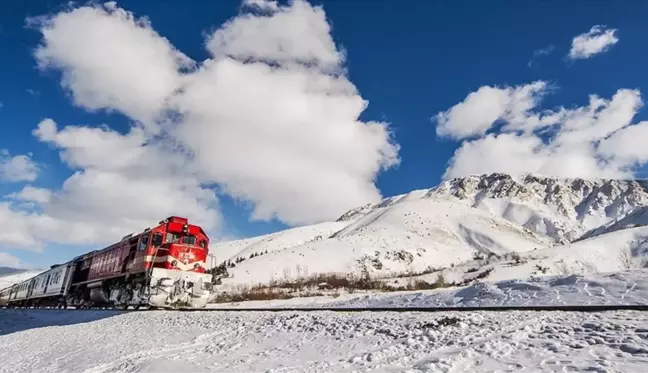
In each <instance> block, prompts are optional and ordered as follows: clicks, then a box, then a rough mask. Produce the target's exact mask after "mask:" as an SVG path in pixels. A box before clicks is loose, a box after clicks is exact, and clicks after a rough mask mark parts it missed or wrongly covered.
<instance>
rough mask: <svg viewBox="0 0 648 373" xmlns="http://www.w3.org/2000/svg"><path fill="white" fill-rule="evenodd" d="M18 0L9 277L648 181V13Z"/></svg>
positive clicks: (571, 5) (460, 4)
mask: <svg viewBox="0 0 648 373" xmlns="http://www.w3.org/2000/svg"><path fill="white" fill-rule="evenodd" d="M402 4H403V3H402V2H399V1H395V0H382V1H367V0H362V1H360V0H358V1H353V0H349V1H340V0H330V1H323V0H320V1H303V0H295V1H278V2H275V1H267V0H243V1H226V0H222V1H204V0H188V1H172V0H168V1H152V0H133V1H118V2H106V3H103V2H97V1H93V2H67V1H65V2H55V1H45V0H42V1H32V2H21V1H18V0H10V1H8V2H4V3H3V10H2V12H0V48H1V51H2V64H3V65H2V67H3V68H2V69H0V126H1V128H2V137H0V196H1V197H0V198H1V199H0V223H1V226H2V227H3V230H2V231H0V266H3V265H4V266H13V267H32V268H45V267H47V266H49V265H51V264H54V263H60V262H64V261H67V260H69V259H71V258H72V257H73V256H75V255H78V254H80V253H83V252H86V251H89V250H93V249H97V248H101V247H104V246H106V245H108V244H111V243H113V242H115V241H118V240H119V239H121V237H123V236H124V235H126V234H128V233H131V232H136V231H141V230H142V229H144V228H146V227H149V226H153V225H155V224H156V223H157V222H158V221H160V220H162V219H164V218H165V217H167V216H170V215H180V216H186V217H188V218H189V219H190V221H191V222H193V223H195V224H199V225H201V226H203V227H204V228H205V229H206V230H207V231H208V233H209V235H210V237H211V239H212V242H217V241H222V240H230V239H236V238H243V237H250V236H255V235H260V234H265V233H269V232H273V231H277V230H281V229H285V228H287V227H293V226H300V225H305V224H313V223H318V222H322V221H330V220H334V219H336V218H337V217H339V216H340V215H342V214H343V213H344V212H346V211H348V210H350V209H352V208H355V207H358V206H361V205H364V204H366V203H373V202H376V201H379V200H380V199H381V198H383V197H388V196H393V195H396V194H401V193H407V192H409V191H411V190H414V189H423V188H430V187H433V186H435V185H437V184H438V183H439V182H441V181H443V180H446V179H450V178H454V177H462V176H466V175H469V174H479V173H490V172H505V173H510V174H521V173H527V172H533V173H538V174H543V175H546V176H555V177H584V178H597V177H604V178H644V177H646V176H647V174H646V168H645V167H644V165H645V163H646V161H648V146H646V145H645V140H644V139H646V138H648V122H644V121H645V120H648V117H647V116H646V112H645V110H644V109H643V105H644V93H643V92H644V90H646V89H648V75H646V74H645V72H644V71H645V66H646V65H647V64H648V46H646V44H645V42H644V36H645V35H646V34H648V22H647V21H648V3H644V2H638V1H627V2H624V1H617V2H614V6H611V5H610V3H609V2H587V6H584V5H583V4H584V3H583V2H582V1H550V2H546V1H530V2H523V3H522V2H514V1H501V2H496V3H492V2H491V3H489V4H485V3H483V2H477V1H474V2H469V1H453V2H445V1H430V2H424V1H420V2H412V3H408V5H407V6H403V5H402Z"/></svg>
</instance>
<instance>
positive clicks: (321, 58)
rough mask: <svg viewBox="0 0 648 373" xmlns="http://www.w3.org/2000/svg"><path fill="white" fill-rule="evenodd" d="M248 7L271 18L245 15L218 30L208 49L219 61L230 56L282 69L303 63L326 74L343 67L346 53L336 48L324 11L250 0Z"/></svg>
mask: <svg viewBox="0 0 648 373" xmlns="http://www.w3.org/2000/svg"><path fill="white" fill-rule="evenodd" d="M246 5H249V6H252V5H255V6H256V7H261V8H262V9H264V10H266V11H267V12H268V14H264V15H256V14H242V15H240V16H239V17H236V18H234V19H233V20H230V21H228V22H227V23H225V24H224V25H223V26H222V27H221V28H220V29H218V30H216V32H214V33H213V34H212V35H211V36H210V37H209V38H208V40H207V49H208V50H209V51H210V52H211V53H212V55H213V56H215V57H216V58H222V57H225V56H229V57H233V58H235V59H238V60H242V61H250V60H256V61H265V62H273V63H277V64H280V65H282V66H286V65H288V66H291V65H292V64H294V63H302V64H310V65H311V66H312V68H317V69H324V70H327V71H336V70H338V69H339V68H340V67H341V66H340V63H341V62H342V61H343V60H344V53H343V52H341V51H338V49H337V48H336V45H335V43H334V41H333V39H332V38H331V28H330V26H329V24H328V22H327V21H326V15H325V13H324V10H323V9H322V8H321V7H312V6H311V5H310V4H309V3H307V2H306V1H303V0H294V1H292V2H291V5H290V6H284V7H281V6H278V5H277V3H276V2H271V1H259V0H255V1H249V0H248V1H246Z"/></svg>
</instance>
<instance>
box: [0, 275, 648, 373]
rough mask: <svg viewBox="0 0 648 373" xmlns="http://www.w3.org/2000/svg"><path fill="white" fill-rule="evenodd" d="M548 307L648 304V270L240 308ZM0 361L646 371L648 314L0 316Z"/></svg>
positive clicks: (61, 366) (146, 366)
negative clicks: (553, 305) (552, 305)
mask: <svg viewBox="0 0 648 373" xmlns="http://www.w3.org/2000/svg"><path fill="white" fill-rule="evenodd" d="M551 304H555V305H564V304H567V305H578V304H581V305H585V304H648V270H635V271H626V272H620V273H609V274H598V275H592V276H587V277H584V276H547V277H544V278H538V279H535V280H533V279H532V280H526V281H522V280H518V281H499V282H490V283H483V284H477V285H474V286H469V287H465V288H461V289H445V290H439V291H417V292H403V293H389V294H366V295H362V294H348V295H345V296H340V297H338V298H332V297H319V298H296V299H290V300H282V301H271V302H242V303H238V304H236V306H237V307H243V308H245V307H260V306H264V307H267V306H275V307H279V306H287V305H289V306H300V305H301V306H308V307H313V306H317V305H320V306H324V305H326V306H347V307H370V306H380V307H382V306H392V307H394V306H395V307H398V306H444V305H446V306H461V305H465V306H475V305H551ZM212 306H213V307H232V306H234V305H233V304H219V305H212ZM0 361H1V362H2V364H0V373H3V372H7V373H10V372H11V373H19V372H83V373H117V372H119V373H134V372H140V373H153V372H167V373H170V372H267V373H270V372H274V373H288V372H336V373H337V372H349V373H350V372H417V373H422V372H576V371H578V372H585V371H587V372H624V373H628V372H641V373H645V372H647V371H648V370H647V369H646V368H647V367H648V313H646V312H637V311H618V312H604V313H566V312H529V311H525V312H523V311H507V312H441V313H427V314H426V313H417V312H403V313H397V312H389V313H370V312H357V313H335V312H331V311H318V312H311V313H307V312H303V313H299V312H294V311H292V312H289V311H277V312H240V311H239V312H237V311H220V312H204V311H200V312H170V311H159V312H131V313H123V312H115V311H59V310H0Z"/></svg>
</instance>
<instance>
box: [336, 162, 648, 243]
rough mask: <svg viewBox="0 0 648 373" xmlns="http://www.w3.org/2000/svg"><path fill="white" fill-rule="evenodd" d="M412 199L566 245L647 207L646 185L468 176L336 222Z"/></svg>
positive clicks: (641, 182)
mask: <svg viewBox="0 0 648 373" xmlns="http://www.w3.org/2000/svg"><path fill="white" fill-rule="evenodd" d="M413 196H414V198H421V199H432V200H455V201H459V202H461V203H463V204H466V205H468V206H470V207H473V208H476V209H480V210H484V211H487V212H488V213H490V214H492V215H495V216H499V217H502V218H504V219H506V220H509V221H511V222H513V223H515V224H518V225H521V226H523V227H525V228H527V229H529V230H531V231H533V232H536V233H539V234H543V235H546V236H549V237H551V238H552V239H553V240H554V241H555V242H557V243H567V242H571V241H573V240H575V239H577V238H579V237H580V236H581V235H583V234H585V233H586V232H587V231H589V230H592V229H595V228H598V227H600V226H602V225H605V224H607V223H609V222H612V221H614V220H615V219H619V218H622V217H624V216H626V215H627V214H628V213H630V212H632V211H634V210H635V209H637V208H638V207H645V206H648V181H645V180H610V179H595V180H585V179H579V178H574V179H556V178H549V177H540V176H537V175H531V174H529V175H523V176H522V177H520V178H514V177H513V176H511V175H507V174H501V173H493V174H488V175H472V176H468V177H463V178H455V179H452V180H448V181H445V182H442V183H441V184H439V185H438V186H437V187H434V188H432V189H427V190H422V191H415V192H412V193H409V194H403V195H400V196H395V197H391V198H386V199H384V200H383V201H381V202H380V203H377V204H375V205H366V206H363V207H361V208H359V209H356V210H351V211H349V212H347V213H345V214H344V215H343V216H342V217H341V218H340V220H352V219H354V218H356V217H357V216H359V215H363V214H366V213H368V212H370V211H373V210H376V209H380V208H385V207H389V206H391V205H393V204H395V203H399V202H400V201H404V200H408V199H411V198H412V197H413Z"/></svg>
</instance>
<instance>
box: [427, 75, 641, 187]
mask: <svg viewBox="0 0 648 373" xmlns="http://www.w3.org/2000/svg"><path fill="white" fill-rule="evenodd" d="M545 87H547V85H546V84H542V83H541V82H534V83H531V84H528V85H522V86H518V87H502V88H492V87H486V88H485V87H482V88H480V89H479V90H477V91H476V92H474V93H471V94H469V95H468V97H467V98H466V99H465V100H464V101H463V102H461V103H458V104H457V105H455V106H454V107H452V108H450V109H449V110H448V111H446V112H443V113H440V114H439V115H437V133H438V134H440V135H446V136H449V137H452V138H454V139H457V140H462V141H463V142H462V144H461V145H460V146H459V148H458V149H457V150H456V152H455V154H454V156H453V158H452V159H451V160H450V163H449V166H448V168H447V170H446V172H445V174H444V177H445V178H452V177H460V176H465V175H469V174H480V173H489V172H505V173H510V174H524V173H529V172H531V173H539V174H544V175H548V176H558V177H585V178H594V177H610V178H622V177H632V176H633V175H634V171H635V170H636V169H637V167H639V166H641V165H643V164H645V163H646V162H648V151H646V147H645V145H644V144H643V143H642V141H641V140H640V139H641V138H642V136H646V135H648V123H646V122H640V123H633V118H634V117H635V115H636V114H637V112H638V110H639V109H640V108H641V107H642V106H643V100H642V98H641V93H640V92H639V91H638V90H632V89H619V90H618V91H617V92H616V93H615V94H614V95H613V96H612V97H611V98H608V99H606V98H602V97H599V96H597V95H591V96H590V97H589V104H588V105H585V106H582V107H575V108H565V107H558V108H554V109H551V110H540V109H539V108H538V106H539V104H540V100H539V98H540V97H541V96H542V94H543V93H544V92H543V91H544V90H545ZM479 92H490V94H488V95H486V94H482V95H479V94H478V93H479ZM492 97H499V102H503V103H506V104H508V105H509V106H506V105H500V106H499V107H498V108H499V109H498V110H493V108H492V107H491V106H489V105H488V103H489V102H490V103H492V102H493V99H492ZM480 101H481V102H480ZM467 102H470V104H469V105H468V104H467ZM519 102H521V103H519ZM511 103H514V104H513V105H512V106H511ZM485 107H488V109H487V110H485V111H484V112H481V111H482V110H483V108H485ZM510 107H514V108H516V109H510ZM506 108H509V109H506ZM453 112H455V113H456V112H459V113H461V115H457V116H456V117H454V119H453V117H452V113H453ZM448 113H450V114H448ZM470 118H479V119H480V120H481V122H480V123H479V124H478V125H475V123H476V122H475V121H472V122H471V121H470V120H469V119H470ZM498 123H501V126H497V125H496V124H498ZM471 125H472V127H471ZM467 128H468V129H469V130H467Z"/></svg>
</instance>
